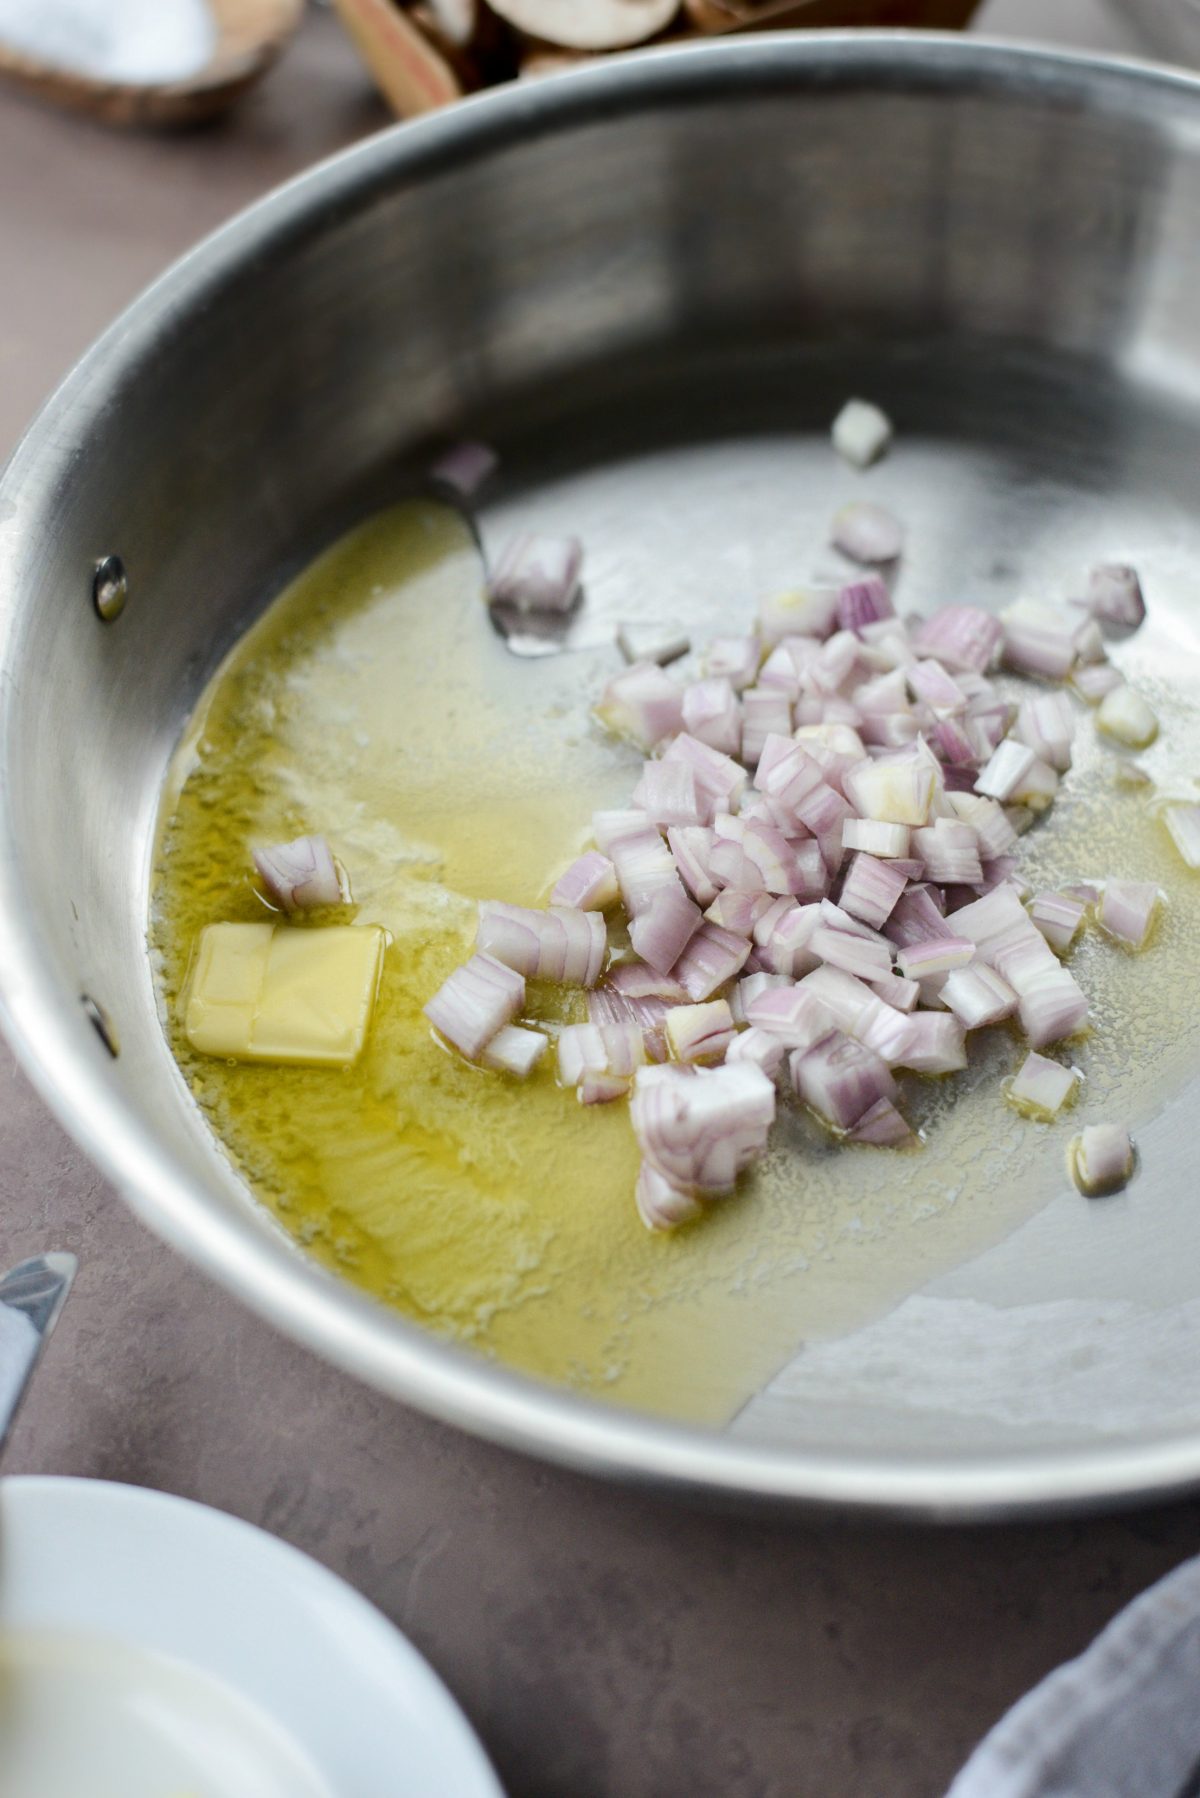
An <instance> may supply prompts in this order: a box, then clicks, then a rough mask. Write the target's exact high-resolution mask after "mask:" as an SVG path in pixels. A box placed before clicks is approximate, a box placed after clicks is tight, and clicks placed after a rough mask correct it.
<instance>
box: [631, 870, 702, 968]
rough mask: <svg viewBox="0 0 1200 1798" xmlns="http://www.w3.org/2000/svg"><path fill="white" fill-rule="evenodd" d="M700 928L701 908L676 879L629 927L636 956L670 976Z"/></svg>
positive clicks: (661, 890)
mask: <svg viewBox="0 0 1200 1798" xmlns="http://www.w3.org/2000/svg"><path fill="white" fill-rule="evenodd" d="M699 927H700V908H699V906H697V905H693V903H692V901H691V900H690V899H689V898H688V896H687V894H686V893H685V892H684V890H683V886H682V883H681V882H680V881H679V879H678V877H677V876H672V881H671V884H670V885H666V884H664V885H663V886H661V887H659V888H658V889H657V891H656V892H655V893H654V895H653V897H652V898H651V899H650V901H649V903H648V904H647V905H646V906H645V907H644V908H643V909H642V910H641V911H639V912H638V914H637V916H636V917H635V918H634V919H633V920H632V922H631V923H630V926H629V940H630V942H631V943H632V944H633V948H634V953H635V954H637V955H640V956H641V958H642V960H643V961H647V962H649V963H650V966H651V967H652V968H654V969H655V970H656V972H658V973H659V974H666V973H668V972H669V971H670V970H671V969H672V968H673V967H674V966H675V963H676V962H677V961H678V960H679V957H680V956H681V955H682V954H683V952H684V950H685V949H686V947H687V945H688V943H689V942H690V941H691V939H692V937H693V936H694V935H695V933H696V931H697V930H698V929H699Z"/></svg>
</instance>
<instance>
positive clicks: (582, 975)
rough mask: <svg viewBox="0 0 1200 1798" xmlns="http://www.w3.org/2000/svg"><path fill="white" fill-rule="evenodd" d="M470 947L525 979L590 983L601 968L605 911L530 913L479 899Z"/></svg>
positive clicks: (566, 909)
mask: <svg viewBox="0 0 1200 1798" xmlns="http://www.w3.org/2000/svg"><path fill="white" fill-rule="evenodd" d="M475 947H476V949H477V950H478V951H479V953H480V954H481V955H491V956H494V957H495V959H496V960H497V961H502V962H503V963H504V965H505V967H508V968H515V969H516V971H517V973H518V974H523V975H524V976H525V978H526V979H527V980H560V981H562V982H563V983H564V984H565V985H567V986H595V984H596V982H597V980H598V979H599V978H600V970H601V969H602V968H603V966H604V956H605V952H606V949H607V947H608V936H607V933H606V931H605V927H604V915H603V913H602V912H598V911H578V910H577V909H576V908H575V907H574V906H570V905H552V906H550V908H549V909H548V910H547V911H534V910H532V909H531V908H529V907H527V906H524V905H505V904H504V903H503V902H502V901H501V900H499V899H484V900H482V901H481V902H480V906H479V928H478V930H477V932H476V935H475Z"/></svg>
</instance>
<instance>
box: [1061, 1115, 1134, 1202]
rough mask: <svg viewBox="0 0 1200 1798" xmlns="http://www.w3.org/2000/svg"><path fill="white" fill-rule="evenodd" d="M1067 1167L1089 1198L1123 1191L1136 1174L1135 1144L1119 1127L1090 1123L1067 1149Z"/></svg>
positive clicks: (1077, 1184)
mask: <svg viewBox="0 0 1200 1798" xmlns="http://www.w3.org/2000/svg"><path fill="white" fill-rule="evenodd" d="M1067 1167H1068V1169H1069V1170H1070V1174H1071V1178H1072V1180H1074V1182H1075V1184H1076V1186H1077V1187H1078V1188H1079V1190H1080V1192H1082V1193H1085V1194H1086V1195H1087V1197H1088V1198H1089V1199H1098V1198H1103V1197H1104V1196H1105V1194H1107V1193H1110V1192H1120V1190H1121V1188H1122V1187H1123V1186H1125V1185H1126V1184H1127V1183H1128V1180H1129V1176H1130V1175H1131V1174H1132V1172H1133V1144H1132V1142H1131V1141H1130V1140H1129V1132H1128V1130H1126V1129H1124V1128H1123V1126H1122V1125H1120V1124H1087V1125H1085V1126H1084V1128H1083V1130H1081V1131H1080V1133H1079V1135H1078V1136H1075V1137H1072V1139H1071V1142H1070V1144H1069V1146H1068V1148H1067Z"/></svg>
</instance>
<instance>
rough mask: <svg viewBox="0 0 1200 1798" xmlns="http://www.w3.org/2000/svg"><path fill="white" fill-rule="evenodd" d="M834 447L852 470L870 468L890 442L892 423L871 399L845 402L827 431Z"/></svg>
mask: <svg viewBox="0 0 1200 1798" xmlns="http://www.w3.org/2000/svg"><path fill="white" fill-rule="evenodd" d="M830 436H831V437H832V438H833V447H834V449H835V450H836V451H837V452H838V455H839V456H843V457H844V458H845V459H846V461H847V462H850V463H852V464H853V466H854V467H855V468H869V467H870V465H871V463H872V462H875V461H877V460H878V458H879V457H880V456H882V455H883V453H884V451H885V450H886V449H887V447H888V445H889V443H890V442H891V441H892V421H891V419H890V418H889V417H888V415H887V413H886V412H882V411H880V409H879V407H878V406H876V405H873V404H872V403H871V401H870V400H847V401H846V404H845V405H844V406H843V407H842V409H841V411H840V412H839V413H838V415H837V417H836V418H835V419H834V421H833V425H832V427H831V430H830Z"/></svg>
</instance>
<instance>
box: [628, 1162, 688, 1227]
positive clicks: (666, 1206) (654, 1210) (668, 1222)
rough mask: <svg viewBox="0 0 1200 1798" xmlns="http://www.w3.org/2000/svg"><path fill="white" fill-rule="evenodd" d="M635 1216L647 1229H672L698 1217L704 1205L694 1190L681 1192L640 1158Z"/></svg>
mask: <svg viewBox="0 0 1200 1798" xmlns="http://www.w3.org/2000/svg"><path fill="white" fill-rule="evenodd" d="M633 1196H634V1201H635V1203H636V1205H637V1208H638V1216H639V1217H640V1218H641V1220H642V1222H643V1223H644V1224H645V1226H646V1228H647V1229H648V1230H675V1229H678V1227H679V1225H680V1224H686V1223H690V1222H691V1220H692V1218H694V1217H699V1215H700V1213H701V1211H703V1209H704V1207H703V1205H701V1203H700V1201H699V1199H698V1198H697V1197H696V1195H695V1194H694V1193H691V1192H683V1191H681V1190H680V1188H679V1187H678V1186H672V1185H671V1182H670V1181H669V1180H667V1179H665V1178H664V1176H663V1175H662V1174H660V1173H659V1171H658V1169H657V1168H656V1167H653V1166H651V1164H650V1162H648V1161H643V1162H642V1165H641V1167H640V1169H639V1170H638V1177H637V1184H636V1185H635V1186H634V1189H633Z"/></svg>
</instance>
